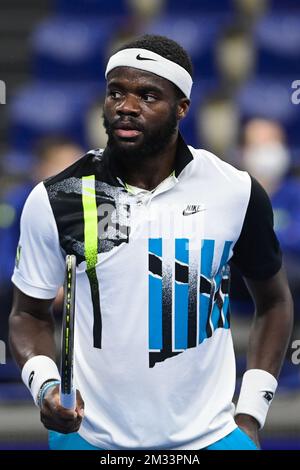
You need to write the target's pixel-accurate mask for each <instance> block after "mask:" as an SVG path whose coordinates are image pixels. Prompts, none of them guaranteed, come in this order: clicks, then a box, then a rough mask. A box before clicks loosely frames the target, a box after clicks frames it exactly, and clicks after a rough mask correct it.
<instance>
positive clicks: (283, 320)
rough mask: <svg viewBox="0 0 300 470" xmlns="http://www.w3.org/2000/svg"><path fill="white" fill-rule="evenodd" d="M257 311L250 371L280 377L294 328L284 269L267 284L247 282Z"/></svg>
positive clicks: (252, 337) (250, 341) (250, 345)
mask: <svg viewBox="0 0 300 470" xmlns="http://www.w3.org/2000/svg"><path fill="white" fill-rule="evenodd" d="M246 283H247V287H248V289H249V291H250V293H251V295H252V297H253V300H254V302H255V306H256V311H255V317H254V321H253V324H252V327H251V331H250V339H249V346H248V354H247V364H248V369H264V370H266V371H267V372H270V374H272V375H274V377H278V375H279V373H280V370H281V366H282V363H283V360H284V357H285V354H286V350H287V347H288V344H289V340H290V336H291V333H292V328H293V301H292V296H291V293H290V290H289V287H288V283H287V279H286V275H285V273H284V271H283V269H281V270H280V271H279V272H278V273H277V274H276V275H275V276H273V277H272V278H270V279H268V280H266V281H253V280H252V281H251V280H250V279H247V280H246Z"/></svg>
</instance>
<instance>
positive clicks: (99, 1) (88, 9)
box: [54, 0, 128, 16]
mask: <svg viewBox="0 0 300 470" xmlns="http://www.w3.org/2000/svg"><path fill="white" fill-rule="evenodd" d="M54 4H55V9H56V11H58V12H61V13H68V14H72V15H74V14H78V15H92V16H93V15H95V14H98V15H99V16H104V15H108V14H118V15H122V16H124V15H125V16H126V15H128V5H127V2H126V0H110V1H109V2H108V1H107V0H72V1H70V0H55V1H54Z"/></svg>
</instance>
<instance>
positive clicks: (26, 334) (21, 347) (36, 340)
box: [9, 287, 55, 369]
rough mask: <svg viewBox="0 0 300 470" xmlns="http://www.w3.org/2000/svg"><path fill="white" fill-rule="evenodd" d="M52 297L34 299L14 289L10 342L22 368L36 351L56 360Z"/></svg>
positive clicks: (35, 354)
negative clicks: (48, 298) (49, 298)
mask: <svg viewBox="0 0 300 470" xmlns="http://www.w3.org/2000/svg"><path fill="white" fill-rule="evenodd" d="M53 300H54V299H51V300H43V299H42V300H40V299H35V298H33V297H29V296H28V295H26V294H23V292H21V291H20V290H19V289H18V288H17V287H15V288H14V300H13V306H12V311H11V314H10V317H9V342H10V349H11V352H12V354H13V356H14V358H15V360H16V362H17V364H18V366H19V367H20V368H21V369H22V368H23V366H24V364H25V362H26V361H28V359H31V358H32V357H34V356H38V355H39V354H42V355H44V356H48V357H50V358H51V359H53V361H55V341H54V321H53V317H52V314H51V306H52V303H53Z"/></svg>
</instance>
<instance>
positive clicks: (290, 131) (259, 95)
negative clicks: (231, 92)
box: [237, 77, 300, 146]
mask: <svg viewBox="0 0 300 470" xmlns="http://www.w3.org/2000/svg"><path fill="white" fill-rule="evenodd" d="M294 79H295V77H289V78H288V77H286V78H281V79H277V80H276V79H273V78H269V77H268V78H267V77H265V78H256V79H253V80H250V81H249V82H247V83H246V84H245V85H244V86H243V88H242V89H241V90H240V92H239V93H238V95H237V104H238V106H239V109H240V113H241V117H242V119H243V120H247V119H250V118H253V117H262V118H267V119H273V120H276V121H279V122H280V123H281V124H282V125H283V126H284V127H285V129H286V131H287V137H288V142H289V145H291V146H299V145H300V133H299V126H300V113H299V106H296V105H295V104H293V103H292V94H293V92H294V90H293V89H292V87H291V85H292V83H293V80H294Z"/></svg>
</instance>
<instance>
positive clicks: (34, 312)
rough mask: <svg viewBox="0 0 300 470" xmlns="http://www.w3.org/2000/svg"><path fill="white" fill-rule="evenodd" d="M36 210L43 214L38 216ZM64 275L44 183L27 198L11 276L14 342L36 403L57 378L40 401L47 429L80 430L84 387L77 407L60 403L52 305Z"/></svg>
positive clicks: (26, 382) (11, 336)
mask: <svg viewBox="0 0 300 470" xmlns="http://www.w3.org/2000/svg"><path fill="white" fill-rule="evenodd" d="M37 214H41V216H40V217H38V219H37V217H36V215H37ZM64 275H65V263H64V259H63V256H62V252H61V248H60V243H59V235H58V230H57V226H56V222H55V219H54V214H53V211H52V208H51V205H50V201H49V198H48V195H47V192H46V189H45V186H44V185H43V183H40V184H38V185H37V186H36V187H35V188H34V189H33V191H32V192H31V193H30V195H29V197H28V198H27V201H26V203H25V206H24V209H23V213H22V217H21V235H20V240H19V247H18V256H17V259H16V267H15V270H14V274H13V277H12V281H13V283H14V285H15V290H14V301H13V307H12V312H11V315H10V319H9V323H10V344H11V350H12V353H13V356H14V357H15V360H16V362H17V364H18V365H19V367H20V368H21V369H22V378H23V380H24V383H25V385H26V386H27V387H28V389H29V390H30V391H31V394H32V396H33V398H34V400H35V402H36V403H37V401H38V400H37V398H38V397H39V394H40V393H39V392H40V390H41V389H42V386H43V384H45V383H46V382H49V381H51V382H52V385H51V387H50V388H47V390H45V394H44V395H43V396H42V397H44V399H43V400H42V403H39V405H40V406H41V420H42V422H43V424H44V425H45V426H46V427H47V428H48V429H53V430H55V431H58V432H62V433H69V432H75V431H77V430H78V428H79V426H80V423H81V420H82V416H83V407H84V405H83V401H82V398H81V396H80V394H79V392H77V406H76V409H75V411H72V410H71V411H70V410H66V409H65V408H63V407H62V406H61V405H60V397H59V386H58V385H57V382H58V381H59V379H60V376H59V372H58V370H57V367H56V364H55V356H56V354H55V341H54V322H53V317H52V313H51V307H52V304H53V299H54V298H55V297H56V295H57V292H58V290H59V288H60V287H61V286H62V285H63V282H64ZM53 379H55V380H56V384H55V383H53ZM43 390H44V389H43ZM39 401H40V400H39Z"/></svg>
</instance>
